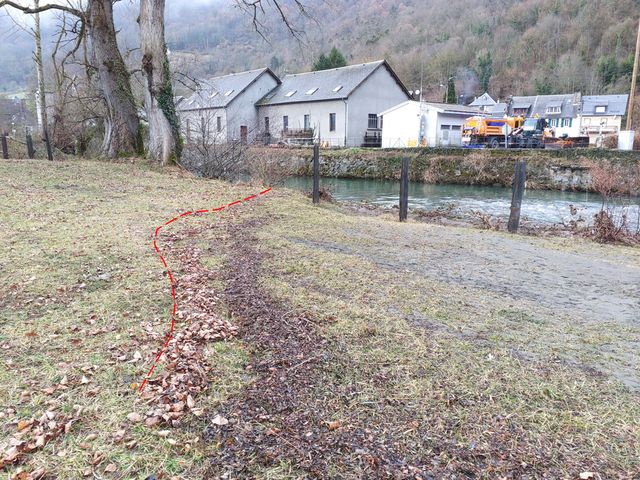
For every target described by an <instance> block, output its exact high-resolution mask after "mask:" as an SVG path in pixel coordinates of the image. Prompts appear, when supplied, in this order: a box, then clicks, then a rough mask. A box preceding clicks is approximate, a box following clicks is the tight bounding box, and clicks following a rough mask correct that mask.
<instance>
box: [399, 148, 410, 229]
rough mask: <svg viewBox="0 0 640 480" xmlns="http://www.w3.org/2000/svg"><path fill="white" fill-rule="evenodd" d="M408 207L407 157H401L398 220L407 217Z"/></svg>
mask: <svg viewBox="0 0 640 480" xmlns="http://www.w3.org/2000/svg"><path fill="white" fill-rule="evenodd" d="M408 209H409V157H403V158H402V170H401V172H400V221H401V222H404V221H405V220H406V219H407V211H408Z"/></svg>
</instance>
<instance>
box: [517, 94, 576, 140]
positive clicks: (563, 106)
mask: <svg viewBox="0 0 640 480" xmlns="http://www.w3.org/2000/svg"><path fill="white" fill-rule="evenodd" d="M581 102H582V95H581V94H580V93H569V94H560V95H531V96H525V97H519V96H514V97H513V98H512V99H511V103H510V104H509V115H510V116H522V117H525V118H544V119H546V120H547V121H548V123H549V127H550V128H552V129H553V130H554V132H555V134H556V136H557V137H560V136H562V135H567V136H569V137H577V136H579V135H580V110H581Z"/></svg>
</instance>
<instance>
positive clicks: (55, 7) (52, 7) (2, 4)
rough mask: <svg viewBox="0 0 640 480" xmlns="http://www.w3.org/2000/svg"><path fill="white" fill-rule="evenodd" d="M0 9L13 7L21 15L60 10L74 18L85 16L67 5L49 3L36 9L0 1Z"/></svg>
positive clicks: (4, 0) (12, 2)
mask: <svg viewBox="0 0 640 480" xmlns="http://www.w3.org/2000/svg"><path fill="white" fill-rule="evenodd" d="M2 7H13V8H15V9H16V10H20V11H21V12H22V13H29V14H33V13H42V12H46V11H48V10H62V11H63V12H67V13H70V14H71V15H75V16H76V17H84V15H85V12H83V11H81V10H78V9H76V8H73V7H72V6H71V5H69V4H67V5H58V4H51V3H49V4H47V5H42V6H39V7H37V8H32V7H29V6H25V5H20V4H19V3H17V2H14V1H12V0H0V8H2Z"/></svg>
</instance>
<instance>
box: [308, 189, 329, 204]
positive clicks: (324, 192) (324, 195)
mask: <svg viewBox="0 0 640 480" xmlns="http://www.w3.org/2000/svg"><path fill="white" fill-rule="evenodd" d="M306 195H307V197H309V198H311V197H313V191H309V192H307V193H306ZM320 200H324V201H325V202H331V203H333V202H335V201H336V200H335V198H334V197H333V194H332V193H331V190H330V189H329V187H326V186H324V185H320Z"/></svg>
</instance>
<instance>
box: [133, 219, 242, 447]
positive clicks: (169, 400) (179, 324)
mask: <svg viewBox="0 0 640 480" xmlns="http://www.w3.org/2000/svg"><path fill="white" fill-rule="evenodd" d="M195 233H198V231H197V230H194V229H189V230H183V231H182V232H180V233H178V234H171V235H167V236H166V237H165V238H163V245H164V247H165V251H172V250H174V248H173V247H174V243H175V242H176V241H178V240H182V239H184V238H186V237H188V236H192V235H194V234H195ZM202 254H203V251H202V250H201V249H199V248H197V247H195V246H193V245H188V246H186V247H184V248H181V249H180V250H178V251H174V255H173V258H174V259H177V261H178V262H177V263H178V264H179V265H180V270H181V273H180V275H179V278H178V279H177V282H176V295H177V302H178V311H177V313H176V315H177V319H176V327H175V332H174V336H173V339H172V340H171V342H170V343H169V346H168V349H167V353H166V355H165V357H164V358H163V360H164V362H165V366H164V369H163V371H162V373H161V374H160V375H159V376H158V377H156V378H153V379H151V380H150V381H149V382H148V386H147V388H146V389H145V390H144V392H143V393H142V395H141V401H142V402H144V403H145V404H147V405H149V407H150V408H149V409H148V410H147V411H146V412H145V419H144V423H145V425H146V426H149V427H153V426H158V425H166V426H170V427H178V426H179V425H180V424H181V421H182V418H183V417H184V415H186V414H187V413H189V412H190V413H192V414H193V415H195V416H197V417H201V416H202V415H203V414H204V411H203V409H201V408H198V407H197V406H196V402H195V399H196V397H197V396H198V395H199V394H200V393H202V392H203V391H205V390H206V389H207V386H208V376H209V372H210V371H211V368H212V367H211V365H209V364H208V363H207V360H206V355H205V348H206V345H207V344H209V343H211V342H216V341H224V340H229V339H231V338H233V337H234V336H236V335H237V331H238V330H237V327H236V326H234V325H233V324H231V323H230V322H229V321H227V320H225V319H222V318H220V317H219V316H218V314H217V312H216V311H215V309H216V305H217V304H219V303H220V298H219V295H218V293H217V292H216V291H215V290H214V289H213V288H211V287H210V285H211V283H212V280H214V279H216V278H217V277H218V273H217V272H215V271H211V270H209V269H207V268H204V267H203V266H202V265H201V264H200V263H199V258H200V257H201V256H202ZM174 262H175V260H174ZM154 341H155V342H156V345H158V346H159V343H158V342H157V340H154ZM158 352H159V350H156V351H154V352H151V355H150V358H155V355H157V353H158ZM162 433H165V431H162ZM167 435H168V433H167ZM168 441H169V443H171V439H169V440H168Z"/></svg>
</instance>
